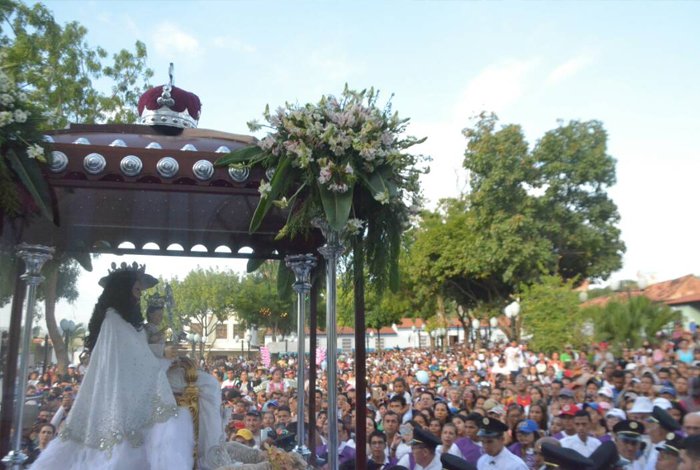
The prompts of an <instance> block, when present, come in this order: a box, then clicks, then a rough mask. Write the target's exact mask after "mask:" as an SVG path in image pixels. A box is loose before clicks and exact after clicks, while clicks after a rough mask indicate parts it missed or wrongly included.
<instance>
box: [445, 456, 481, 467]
mask: <svg viewBox="0 0 700 470" xmlns="http://www.w3.org/2000/svg"><path fill="white" fill-rule="evenodd" d="M440 462H442V468H443V470H476V465H474V464H471V463H469V462H467V461H466V460H464V459H460V458H459V457H457V456H456V455H451V454H442V455H441V456H440Z"/></svg>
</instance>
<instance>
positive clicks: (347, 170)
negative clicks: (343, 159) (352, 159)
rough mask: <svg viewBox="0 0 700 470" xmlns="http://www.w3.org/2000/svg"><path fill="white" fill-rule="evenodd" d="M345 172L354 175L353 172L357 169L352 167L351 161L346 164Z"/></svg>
mask: <svg viewBox="0 0 700 470" xmlns="http://www.w3.org/2000/svg"><path fill="white" fill-rule="evenodd" d="M345 173H347V174H348V175H352V174H353V173H355V171H354V170H353V169H352V166H350V164H349V163H348V164H347V165H345Z"/></svg>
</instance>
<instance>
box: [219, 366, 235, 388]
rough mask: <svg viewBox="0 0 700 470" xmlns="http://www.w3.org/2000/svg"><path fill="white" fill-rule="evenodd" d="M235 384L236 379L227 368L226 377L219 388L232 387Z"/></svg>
mask: <svg viewBox="0 0 700 470" xmlns="http://www.w3.org/2000/svg"><path fill="white" fill-rule="evenodd" d="M235 386H236V379H234V378H233V370H232V369H228V370H227V371H226V379H225V380H224V381H223V382H221V390H223V389H225V388H233V387H235Z"/></svg>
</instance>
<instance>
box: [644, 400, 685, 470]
mask: <svg viewBox="0 0 700 470" xmlns="http://www.w3.org/2000/svg"><path fill="white" fill-rule="evenodd" d="M646 422H647V426H646V428H647V434H648V435H649V439H650V440H651V450H650V451H649V456H648V457H647V463H646V467H645V468H646V470H654V469H655V468H656V459H658V458H659V451H658V450H657V447H659V446H662V445H663V444H664V441H665V439H666V436H667V435H669V434H672V433H673V432H674V431H678V430H680V428H681V425H680V423H679V422H678V421H676V420H675V419H673V416H671V415H670V414H668V412H667V411H666V410H664V409H663V408H660V407H658V406H655V407H654V408H653V410H652V411H651V416H649V417H648V418H647V420H646Z"/></svg>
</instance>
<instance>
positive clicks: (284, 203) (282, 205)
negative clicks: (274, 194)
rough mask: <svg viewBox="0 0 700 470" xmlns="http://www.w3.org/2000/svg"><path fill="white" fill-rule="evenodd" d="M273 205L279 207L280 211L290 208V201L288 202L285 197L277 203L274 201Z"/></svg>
mask: <svg viewBox="0 0 700 470" xmlns="http://www.w3.org/2000/svg"><path fill="white" fill-rule="evenodd" d="M272 203H273V204H274V205H275V206H277V207H279V208H280V209H286V208H287V206H289V201H288V200H287V197H286V196H285V197H283V198H282V199H278V200H276V201H272Z"/></svg>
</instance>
